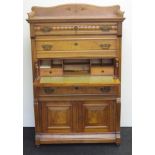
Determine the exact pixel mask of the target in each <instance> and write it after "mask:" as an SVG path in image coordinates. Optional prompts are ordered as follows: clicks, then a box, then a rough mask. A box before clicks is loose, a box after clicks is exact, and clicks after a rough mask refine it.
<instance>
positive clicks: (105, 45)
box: [100, 44, 111, 49]
mask: <svg viewBox="0 0 155 155" xmlns="http://www.w3.org/2000/svg"><path fill="white" fill-rule="evenodd" d="M110 46H111V44H100V47H101V48H102V49H109V48H110Z"/></svg>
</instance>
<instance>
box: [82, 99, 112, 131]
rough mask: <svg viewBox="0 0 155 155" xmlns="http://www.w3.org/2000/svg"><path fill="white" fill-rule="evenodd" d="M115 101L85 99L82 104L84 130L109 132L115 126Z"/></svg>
mask: <svg viewBox="0 0 155 155" xmlns="http://www.w3.org/2000/svg"><path fill="white" fill-rule="evenodd" d="M114 113H115V109H114V101H111V100H110V101H108V100H107V101H106V100H104V101H85V102H84V103H83V104H82V113H81V116H82V118H83V119H82V121H83V124H82V125H83V127H82V128H83V131H85V132H95V131H97V132H109V131H112V130H113V126H114Z"/></svg>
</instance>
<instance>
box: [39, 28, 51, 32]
mask: <svg viewBox="0 0 155 155" xmlns="http://www.w3.org/2000/svg"><path fill="white" fill-rule="evenodd" d="M41 31H42V32H50V31H52V28H51V27H43V28H41Z"/></svg>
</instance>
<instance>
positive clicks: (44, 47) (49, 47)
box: [42, 45, 53, 51]
mask: <svg viewBox="0 0 155 155" xmlns="http://www.w3.org/2000/svg"><path fill="white" fill-rule="evenodd" d="M52 47H53V46H52V45H42V48H43V49H44V50H45V51H50V50H51V49H52Z"/></svg>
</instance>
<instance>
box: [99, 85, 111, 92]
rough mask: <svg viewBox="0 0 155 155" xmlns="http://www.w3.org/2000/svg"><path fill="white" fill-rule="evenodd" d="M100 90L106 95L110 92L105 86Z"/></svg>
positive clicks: (109, 88)
mask: <svg viewBox="0 0 155 155" xmlns="http://www.w3.org/2000/svg"><path fill="white" fill-rule="evenodd" d="M100 90H101V91H102V92H103V93H108V92H110V90H111V87H109V86H105V87H102V88H100Z"/></svg>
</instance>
